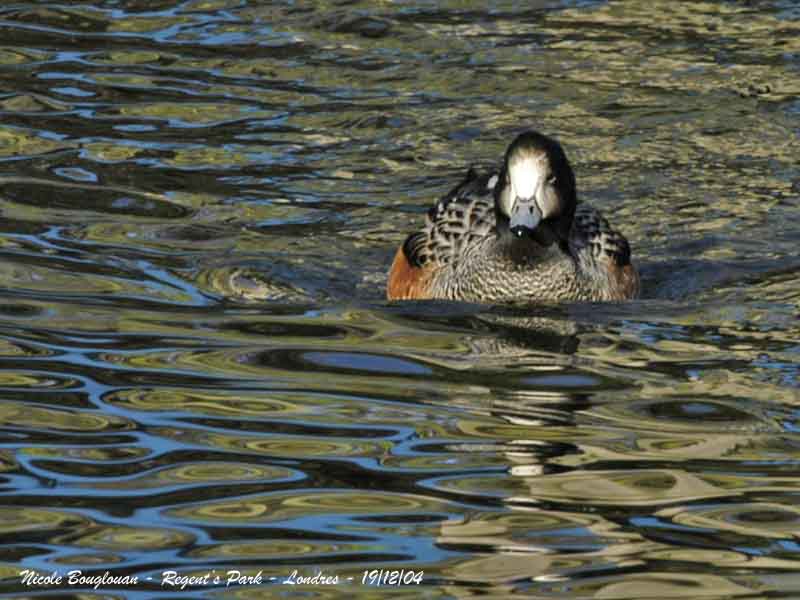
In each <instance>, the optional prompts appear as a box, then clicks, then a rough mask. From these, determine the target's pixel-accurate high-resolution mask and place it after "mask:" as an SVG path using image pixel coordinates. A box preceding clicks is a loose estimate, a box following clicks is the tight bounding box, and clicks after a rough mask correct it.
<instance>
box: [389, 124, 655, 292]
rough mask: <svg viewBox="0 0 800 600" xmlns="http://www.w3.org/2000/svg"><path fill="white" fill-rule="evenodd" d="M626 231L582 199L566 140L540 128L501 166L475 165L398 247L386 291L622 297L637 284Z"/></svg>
mask: <svg viewBox="0 0 800 600" xmlns="http://www.w3.org/2000/svg"><path fill="white" fill-rule="evenodd" d="M639 288H640V282H639V274H638V272H637V270H636V268H635V267H634V265H633V263H632V262H631V249H630V245H629V244H628V240H627V239H626V238H625V236H623V235H622V234H621V233H620V232H619V231H617V230H616V229H614V228H613V227H612V226H611V225H610V224H609V222H608V221H607V220H606V218H605V217H604V216H603V215H602V213H601V212H600V211H599V210H597V209H596V208H593V207H592V206H590V205H588V204H584V203H579V202H578V198H577V193H576V187H575V174H574V172H573V170H572V167H571V166H570V163H569V161H568V160H567V156H566V154H565V153H564V149H563V148H562V147H561V144H560V143H559V142H558V141H557V140H556V139H554V138H551V137H548V136H547V135H544V134H542V133H539V132H537V131H535V130H527V131H524V132H522V133H520V134H519V135H518V136H517V137H516V138H515V139H514V140H513V141H512V142H511V144H510V145H509V146H508V149H507V150H506V152H505V156H504V159H503V163H502V166H501V168H500V169H499V170H497V169H495V170H489V171H487V172H484V173H481V172H479V171H478V170H477V169H475V168H474V167H470V169H469V170H468V171H467V174H466V176H465V177H464V179H463V180H462V181H461V182H460V183H459V184H458V185H457V186H456V187H454V188H453V189H452V190H451V191H450V192H448V193H447V194H445V195H444V196H442V197H441V198H439V199H438V200H437V201H436V202H435V203H434V205H433V206H432V207H431V208H430V210H429V211H428V213H427V216H426V218H425V224H424V225H423V226H422V228H421V229H419V230H417V231H415V232H413V233H411V234H410V235H409V236H408V237H407V238H406V239H405V241H404V242H403V244H401V245H400V247H399V248H398V249H397V252H396V253H395V256H394V260H393V261H392V265H391V267H390V269H389V275H388V281H387V286H386V297H387V299H388V300H459V301H467V302H476V303H488V304H519V303H524V304H531V303H534V304H535V303H559V302H607V301H625V300H630V299H633V298H636V297H637V296H638V294H639Z"/></svg>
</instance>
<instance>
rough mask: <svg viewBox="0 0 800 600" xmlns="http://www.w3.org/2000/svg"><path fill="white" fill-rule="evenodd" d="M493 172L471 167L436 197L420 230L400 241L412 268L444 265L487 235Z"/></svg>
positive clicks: (492, 224) (491, 217)
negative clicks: (447, 190)
mask: <svg viewBox="0 0 800 600" xmlns="http://www.w3.org/2000/svg"><path fill="white" fill-rule="evenodd" d="M496 183H497V176H496V174H494V173H487V174H484V175H479V174H478V172H477V171H476V170H475V169H473V168H470V169H469V171H468V172H467V175H466V177H465V178H464V180H463V181H462V182H461V183H459V184H458V185H457V186H456V187H455V188H453V189H452V190H451V191H450V192H448V193H447V194H445V195H444V196H442V197H441V198H440V199H439V200H437V202H436V204H434V205H433V206H432V207H431V208H430V210H429V211H428V214H427V216H426V218H425V225H424V226H423V228H422V229H421V230H420V231H417V232H415V233H412V234H411V235H410V236H408V238H407V239H406V241H405V243H404V244H403V252H404V253H405V255H406V258H407V259H408V262H409V263H410V264H411V265H413V266H415V267H435V266H441V265H446V264H448V263H449V262H451V261H452V260H453V259H455V258H457V257H458V256H459V254H460V253H461V251H462V250H463V248H464V247H465V246H467V245H469V244H472V243H473V242H475V241H477V240H478V239H480V238H483V237H486V236H487V235H490V234H492V233H493V231H494V227H495V215H494V196H493V190H494V186H495V185H496Z"/></svg>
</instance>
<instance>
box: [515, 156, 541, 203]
mask: <svg viewBox="0 0 800 600" xmlns="http://www.w3.org/2000/svg"><path fill="white" fill-rule="evenodd" d="M509 175H510V178H511V187H513V188H514V193H515V194H516V195H517V197H519V198H532V197H533V194H534V193H535V192H536V188H538V187H539V184H540V182H541V180H542V179H543V176H544V173H543V172H542V165H541V161H539V160H536V159H533V158H524V159H522V160H518V161H516V162H514V163H512V164H511V166H510V167H509Z"/></svg>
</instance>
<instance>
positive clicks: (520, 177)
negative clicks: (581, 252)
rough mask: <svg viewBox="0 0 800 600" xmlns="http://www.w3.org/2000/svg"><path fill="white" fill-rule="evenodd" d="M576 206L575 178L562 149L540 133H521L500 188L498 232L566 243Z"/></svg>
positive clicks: (511, 148) (508, 156)
mask: <svg viewBox="0 0 800 600" xmlns="http://www.w3.org/2000/svg"><path fill="white" fill-rule="evenodd" d="M576 204H577V199H576V195H575V175H574V173H573V172H572V167H570V165H569V161H567V157H566V155H565V154H564V150H563V149H562V148H561V145H560V144H559V143H558V142H557V141H555V140H554V139H551V138H549V137H547V136H545V135H542V134H541V133H537V132H536V131H526V132H524V133H521V134H520V135H518V136H517V138H516V139H515V140H514V141H513V142H511V145H510V146H509V147H508V150H506V156H505V161H504V163H503V169H502V171H501V172H500V177H499V180H498V182H497V185H496V187H495V212H496V214H497V225H498V232H499V233H501V234H504V233H505V232H510V233H511V235H512V236H514V238H518V239H523V240H524V239H533V240H535V241H536V242H538V243H539V244H541V245H545V246H549V245H550V244H552V243H553V242H556V241H564V240H566V239H567V236H568V235H569V230H570V227H571V226H572V218H573V216H574V214H575V206H576Z"/></svg>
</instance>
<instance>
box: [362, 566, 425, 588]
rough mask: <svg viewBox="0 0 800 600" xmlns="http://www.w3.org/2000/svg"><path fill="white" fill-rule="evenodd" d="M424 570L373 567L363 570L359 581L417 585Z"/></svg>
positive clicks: (372, 583) (420, 581)
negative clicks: (396, 569)
mask: <svg viewBox="0 0 800 600" xmlns="http://www.w3.org/2000/svg"><path fill="white" fill-rule="evenodd" d="M423 574H424V571H406V570H405V569H401V570H399V571H395V570H391V571H388V570H384V569H373V570H371V571H364V574H363V575H362V576H361V583H362V585H378V586H380V585H396V586H401V585H419V584H420V583H422V576H423Z"/></svg>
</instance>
